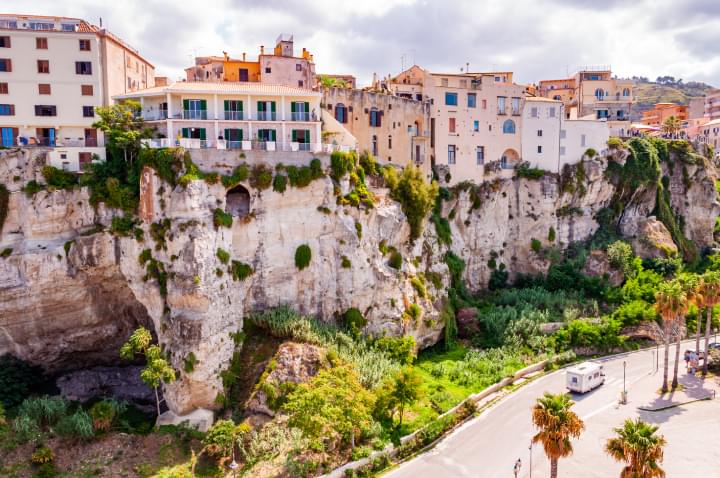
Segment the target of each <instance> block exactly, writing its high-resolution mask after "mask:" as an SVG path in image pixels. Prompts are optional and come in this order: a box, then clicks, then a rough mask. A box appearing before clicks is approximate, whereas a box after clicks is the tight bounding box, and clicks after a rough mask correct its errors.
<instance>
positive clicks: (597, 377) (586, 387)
mask: <svg viewBox="0 0 720 478" xmlns="http://www.w3.org/2000/svg"><path fill="white" fill-rule="evenodd" d="M566 376H567V388H568V390H570V391H571V392H577V393H585V392H589V391H590V390H592V389H594V388H596V387H599V386H600V385H602V384H603V383H605V372H604V371H603V366H602V365H600V364H596V363H593V362H583V363H581V364H580V365H575V366H574V367H570V368H568V369H567V372H566Z"/></svg>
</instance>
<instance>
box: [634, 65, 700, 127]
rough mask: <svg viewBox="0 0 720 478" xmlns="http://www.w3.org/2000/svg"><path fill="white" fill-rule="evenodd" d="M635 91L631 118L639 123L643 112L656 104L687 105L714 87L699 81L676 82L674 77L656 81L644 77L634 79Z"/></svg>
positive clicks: (679, 80) (659, 78)
mask: <svg viewBox="0 0 720 478" xmlns="http://www.w3.org/2000/svg"><path fill="white" fill-rule="evenodd" d="M633 80H635V89H634V91H633V95H634V97H635V102H634V103H633V106H632V111H631V118H632V120H633V121H637V120H639V119H640V118H642V113H643V111H647V110H649V109H651V108H652V107H653V105H655V103H678V104H682V105H686V104H688V103H689V101H690V100H691V99H692V98H697V97H703V96H705V94H706V93H707V92H709V91H712V90H713V89H714V87H712V86H710V85H708V84H706V83H702V82H699V81H689V82H687V83H685V82H683V81H682V79H678V80H675V78H673V77H672V76H663V77H658V78H657V80H656V81H649V80H648V79H647V78H644V77H639V78H638V77H633Z"/></svg>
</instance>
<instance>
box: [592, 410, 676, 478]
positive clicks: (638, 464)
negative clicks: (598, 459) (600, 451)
mask: <svg viewBox="0 0 720 478" xmlns="http://www.w3.org/2000/svg"><path fill="white" fill-rule="evenodd" d="M657 429H658V427H656V426H655V425H650V424H648V423H645V422H643V421H642V420H640V419H639V418H638V419H637V420H636V421H633V420H629V419H628V420H625V423H624V425H623V426H622V427H620V428H615V433H617V435H618V436H617V437H615V438H610V439H609V440H608V441H607V444H606V445H605V452H606V453H607V454H608V455H610V456H611V457H613V458H614V459H615V460H617V461H622V462H625V463H627V465H626V466H625V468H623V469H622V472H620V478H663V477H664V476H665V472H664V471H663V470H662V468H660V465H659V464H658V463H659V462H662V460H663V446H665V438H663V437H662V436H661V435H660V436H659V435H655V432H656V431H657Z"/></svg>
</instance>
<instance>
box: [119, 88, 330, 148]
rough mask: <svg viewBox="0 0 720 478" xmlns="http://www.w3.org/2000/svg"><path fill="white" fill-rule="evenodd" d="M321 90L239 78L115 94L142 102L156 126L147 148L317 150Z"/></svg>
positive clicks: (150, 119)
mask: <svg viewBox="0 0 720 478" xmlns="http://www.w3.org/2000/svg"><path fill="white" fill-rule="evenodd" d="M321 96H322V94H321V93H320V92H316V91H312V90H308V89H304V88H294V87H290V86H282V85H266V84H262V83H250V82H247V83H244V82H243V83H241V82H220V83H210V82H185V81H183V82H176V83H173V84H172V85H168V86H158V87H154V88H148V89H146V90H141V91H137V92H135V93H128V94H124V95H118V96H116V97H115V100H116V101H124V100H135V101H138V102H139V103H140V104H141V107H142V116H143V118H144V119H145V121H146V122H147V123H148V124H149V125H150V126H154V127H155V128H156V129H157V138H156V139H154V140H153V141H151V142H150V145H151V146H156V147H168V146H175V145H180V146H183V147H185V148H189V149H198V148H218V149H242V150H251V149H259V150H265V151H315V152H319V151H321V150H322V134H321V128H320V125H321V123H320V116H319V115H320V99H321Z"/></svg>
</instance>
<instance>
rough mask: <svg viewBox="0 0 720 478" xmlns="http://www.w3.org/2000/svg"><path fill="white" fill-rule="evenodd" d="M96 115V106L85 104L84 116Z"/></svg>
mask: <svg viewBox="0 0 720 478" xmlns="http://www.w3.org/2000/svg"><path fill="white" fill-rule="evenodd" d="M94 116H95V108H94V107H92V106H83V118H92V117H94Z"/></svg>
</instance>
